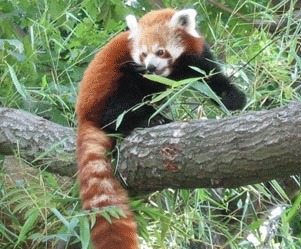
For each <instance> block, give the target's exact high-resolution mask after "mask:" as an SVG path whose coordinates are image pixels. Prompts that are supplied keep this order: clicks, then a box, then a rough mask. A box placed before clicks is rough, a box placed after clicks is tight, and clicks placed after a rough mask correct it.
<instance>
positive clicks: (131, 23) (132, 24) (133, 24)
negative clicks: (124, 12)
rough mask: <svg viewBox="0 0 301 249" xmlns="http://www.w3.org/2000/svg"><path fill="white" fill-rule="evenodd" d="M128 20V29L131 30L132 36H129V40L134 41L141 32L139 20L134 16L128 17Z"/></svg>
mask: <svg viewBox="0 0 301 249" xmlns="http://www.w3.org/2000/svg"><path fill="white" fill-rule="evenodd" d="M125 20H126V24H127V26H128V28H129V29H130V32H131V34H130V35H129V37H128V38H129V39H132V38H133V37H135V36H136V35H137V33H138V31H139V25H138V22H137V19H136V17H135V16H134V15H128V16H126V18H125Z"/></svg>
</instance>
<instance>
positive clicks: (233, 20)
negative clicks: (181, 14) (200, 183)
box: [0, 0, 301, 249]
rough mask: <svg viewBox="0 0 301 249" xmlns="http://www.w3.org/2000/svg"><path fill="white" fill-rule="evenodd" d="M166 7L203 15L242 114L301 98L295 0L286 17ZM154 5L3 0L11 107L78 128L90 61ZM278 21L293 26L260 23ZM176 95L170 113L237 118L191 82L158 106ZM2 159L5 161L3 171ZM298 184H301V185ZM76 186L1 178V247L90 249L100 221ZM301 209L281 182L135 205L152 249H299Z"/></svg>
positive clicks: (257, 10)
mask: <svg viewBox="0 0 301 249" xmlns="http://www.w3.org/2000/svg"><path fill="white" fill-rule="evenodd" d="M150 2H156V1H150ZM157 2H163V3H164V4H165V6H167V7H178V8H182V7H191V6H193V7H194V8H196V9H197V10H198V13H199V17H198V22H199V24H200V30H201V32H202V33H203V34H204V36H205V37H206V38H207V40H208V41H210V43H211V44H212V46H213V50H214V52H215V54H216V55H218V58H219V59H220V61H221V63H223V68H224V70H225V71H226V72H227V73H229V74H233V77H232V79H233V82H235V83H236V84H237V85H239V86H240V87H241V88H242V89H243V91H244V92H245V93H246V95H247V96H248V104H247V106H246V107H245V110H243V111H250V110H260V109H270V108H273V107H277V106H281V105H284V104H287V103H289V102H291V101H300V100H301V96H300V86H299V85H300V83H301V82H300V74H301V73H300V72H301V60H300V53H301V51H300V46H301V44H300V36H301V34H300V33H301V22H300V21H297V20H294V19H293V7H294V3H295V2H296V1H288V3H290V8H289V9H288V10H287V11H286V12H285V13H282V12H279V10H281V9H282V6H281V5H277V6H273V5H272V3H271V2H270V1H268V0H261V1H251V0H240V1H220V3H219V6H217V5H212V4H210V2H215V1H201V0H199V1H197V0H194V1H182V0H177V1H169V0H163V1H157ZM284 2H285V1H284ZM125 6H126V7H125ZM224 7H227V8H228V9H227V8H224ZM151 8H152V6H151V4H150V3H148V1H136V2H134V3H133V5H132V6H129V5H124V4H123V3H122V1H117V0H109V1H101V0H99V1H98V0H84V1H71V0H64V1H61V0H51V1H50V0H44V1H41V0H22V1H15V0H2V1H1V2H0V14H1V15H0V58H1V60H0V106H3V107H14V108H19V109H23V110H27V111H29V112H31V113H35V114H37V115H39V116H42V117H45V118H47V119H49V120H51V121H53V122H56V123H58V124H61V125H65V126H71V127H75V126H76V121H75V114H74V106H75V102H76V96H77V88H78V83H79V81H80V79H81V77H82V73H83V71H84V69H85V68H86V66H87V64H88V62H89V61H90V60H91V59H92V57H93V55H94V54H95V52H96V51H97V50H98V49H99V48H101V47H102V46H103V45H104V44H105V43H106V42H107V41H108V40H109V39H111V37H113V36H114V35H115V34H116V33H117V32H119V31H121V30H123V29H124V28H125V24H124V21H123V20H124V16H125V15H126V14H128V13H135V14H136V15H139V16H140V15H142V14H143V13H145V11H148V10H150V9H151ZM228 10H231V11H228ZM276 18H280V19H281V18H282V19H283V20H284V18H287V20H288V21H287V23H286V24H285V25H284V26H283V27H280V28H279V29H278V30H277V32H274V33H273V34H270V33H269V32H268V28H267V27H264V28H261V29H260V28H257V27H255V26H254V25H253V23H255V22H258V21H263V20H265V21H266V20H268V21H271V20H275V19H276ZM297 53H299V54H297ZM182 83H183V82H182ZM199 84H201V83H199ZM167 95H168V96H169V102H168V104H167V105H166V107H167V108H165V110H164V111H166V110H167V111H168V114H169V115H172V117H173V118H174V119H178V120H185V119H190V118H216V117H222V116H225V115H232V114H231V113H229V112H228V111H227V110H225V109H221V108H217V107H216V106H215V105H213V104H212V103H211V102H210V100H209V98H208V97H215V96H212V94H211V93H210V91H209V90H208V89H207V88H206V87H204V86H202V85H201V86H200V85H198V86H196V85H195V84H191V82H190V81H187V82H186V84H185V82H184V83H183V84H178V85H177V86H173V87H172V88H171V90H168V92H165V93H162V95H159V96H156V97H155V98H154V99H153V103H152V104H157V103H158V101H159V100H160V99H161V98H162V97H164V96H167ZM159 108H160V107H159ZM16 154H18V153H17V152H16ZM3 159H4V156H3V155H0V166H2V165H3ZM20 161H23V160H22V159H21V158H20ZM23 163H25V164H27V165H30V166H34V167H38V166H39V165H35V164H34V162H23ZM291 180H292V181H293V182H294V184H296V186H299V184H300V180H299V178H298V177H293V178H292V179H291ZM68 184H69V185H67V186H66V183H64V181H63V184H62V182H59V181H58V180H57V178H55V177H54V176H53V175H52V174H50V173H48V172H46V171H44V170H40V171H39V174H37V176H31V178H30V179H28V178H25V179H24V180H20V181H16V182H13V184H12V182H11V181H10V179H8V176H7V175H6V174H4V173H1V178H0V217H1V219H0V248H55V246H57V244H58V243H60V246H61V247H60V248H75V245H76V244H78V245H79V248H90V246H91V245H89V229H88V226H89V224H88V219H87V216H90V218H91V219H92V220H93V214H90V213H89V214H87V213H86V212H83V211H81V207H80V201H79V197H78V188H77V184H76V183H75V181H74V183H73V182H72V183H70V182H69V183H68ZM300 202H301V194H300V193H298V192H297V193H292V192H286V191H285V189H284V188H283V185H282V184H280V183H279V182H277V181H276V180H274V181H271V182H270V183H268V184H256V185H253V186H245V187H241V188H238V189H223V190H220V189H218V190H214V189H195V190H172V189H167V190H164V191H160V192H155V193H152V194H151V195H149V196H145V197H144V199H140V200H133V202H132V206H133V209H134V210H135V212H136V214H137V221H138V223H139V229H140V235H141V236H140V240H141V245H143V246H142V247H141V248H158V249H159V248H166V249H167V248H174V249H178V248H179V249H180V248H201V247H200V245H199V243H200V242H201V243H203V244H205V245H206V246H207V248H219V247H214V244H219V245H225V247H221V248H226V246H230V248H255V245H257V244H256V243H258V246H257V247H256V248H300V247H301V213H300V209H299V207H300ZM276 207H277V209H275V208H276ZM272 211H273V212H272ZM276 211H278V213H277V214H275V212H276ZM101 212H102V214H103V215H104V216H106V217H108V219H109V218H110V217H111V216H113V217H116V216H119V215H122V214H120V213H119V212H118V210H114V209H113V208H112V209H110V208H109V209H108V210H102V211H101ZM271 212H272V213H271ZM265 229H266V230H267V233H265ZM62 242H64V243H62ZM57 248H58V247H57Z"/></svg>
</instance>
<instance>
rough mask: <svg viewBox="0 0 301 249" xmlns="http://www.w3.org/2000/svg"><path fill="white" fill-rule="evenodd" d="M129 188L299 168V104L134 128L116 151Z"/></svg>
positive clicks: (223, 181)
mask: <svg viewBox="0 0 301 249" xmlns="http://www.w3.org/2000/svg"><path fill="white" fill-rule="evenodd" d="M120 154H121V158H120V166H119V170H120V171H121V172H122V173H123V174H124V176H125V180H126V182H127V184H128V185H129V186H130V188H131V189H135V190H137V191H139V190H157V189H163V188H167V187H172V188H197V187H237V186H242V185H246V184H252V183H258V182H264V181H267V180H271V179H274V178H279V177H280V178H283V177H287V176H290V175H293V174H299V173H300V172H301V105H300V104H290V105H287V106H285V107H282V108H276V109H273V110H270V111H260V112H252V113H247V114H244V115H240V116H235V117H230V118H225V119H220V120H206V121H191V122H187V123H183V122H175V123H172V124H168V125H162V126H158V127H155V128H152V129H144V130H140V131H136V132H135V133H133V134H132V135H131V136H129V137H127V138H126V139H125V141H124V142H123V144H122V146H121V150H120Z"/></svg>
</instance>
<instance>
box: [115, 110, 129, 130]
mask: <svg viewBox="0 0 301 249" xmlns="http://www.w3.org/2000/svg"><path fill="white" fill-rule="evenodd" d="M126 113H127V111H124V112H123V113H121V114H120V115H119V116H118V117H117V119H116V126H115V128H116V130H117V129H118V127H119V126H120V124H121V122H122V120H123V119H124V116H125V114H126Z"/></svg>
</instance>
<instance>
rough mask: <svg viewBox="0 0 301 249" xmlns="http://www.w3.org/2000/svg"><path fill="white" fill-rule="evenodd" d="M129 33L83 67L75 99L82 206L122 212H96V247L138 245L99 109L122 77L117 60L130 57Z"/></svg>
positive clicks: (119, 248) (130, 248)
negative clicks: (112, 214)
mask: <svg viewBox="0 0 301 249" xmlns="http://www.w3.org/2000/svg"><path fill="white" fill-rule="evenodd" d="M127 37H128V33H127V32H124V33H121V34H120V35H118V36H117V37H115V38H114V39H113V40H112V41H111V42H109V43H108V44H107V45H106V46H105V47H104V48H103V49H102V50H101V51H100V52H99V53H98V54H97V55H96V56H95V58H94V60H93V61H92V62H91V63H90V65H89V67H88V68H87V70H86V71H85V74H84V77H83V80H82V81H81V84H80V91H79V96H78V101H77V117H78V134H77V158H78V169H79V174H78V180H79V184H80V196H81V199H82V203H83V208H84V209H86V210H91V209H93V208H102V207H107V206H115V207H117V208H120V209H121V210H122V211H123V213H124V214H125V216H126V217H120V218H113V217H111V219H112V223H110V222H109V221H107V220H106V219H105V218H103V217H102V216H101V215H98V216H97V218H96V223H95V225H94V227H93V228H92V235H91V238H92V242H93V245H94V248H95V249H122V248H124V249H137V248H138V242H137V228H136V223H135V220H134V217H133V214H132V212H131V211H130V210H129V203H128V202H129V201H128V197H127V193H126V192H125V190H123V188H122V186H121V185H120V183H119V182H118V181H117V180H116V179H115V178H114V175H113V173H112V165H111V162H110V159H109V158H108V157H107V156H106V152H107V151H109V150H111V148H112V145H113V141H112V140H111V139H110V138H109V137H108V136H107V135H106V133H105V132H104V131H102V130H101V129H100V128H98V127H100V125H99V118H100V113H101V111H102V110H103V108H104V105H105V103H106V101H107V99H108V98H109V97H110V96H111V95H112V94H113V93H114V90H115V88H116V87H117V86H116V85H115V83H116V82H117V80H118V78H119V77H121V74H120V72H119V71H118V65H120V64H121V63H123V62H125V61H127V60H129V59H130V56H129V52H128V39H127Z"/></svg>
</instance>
